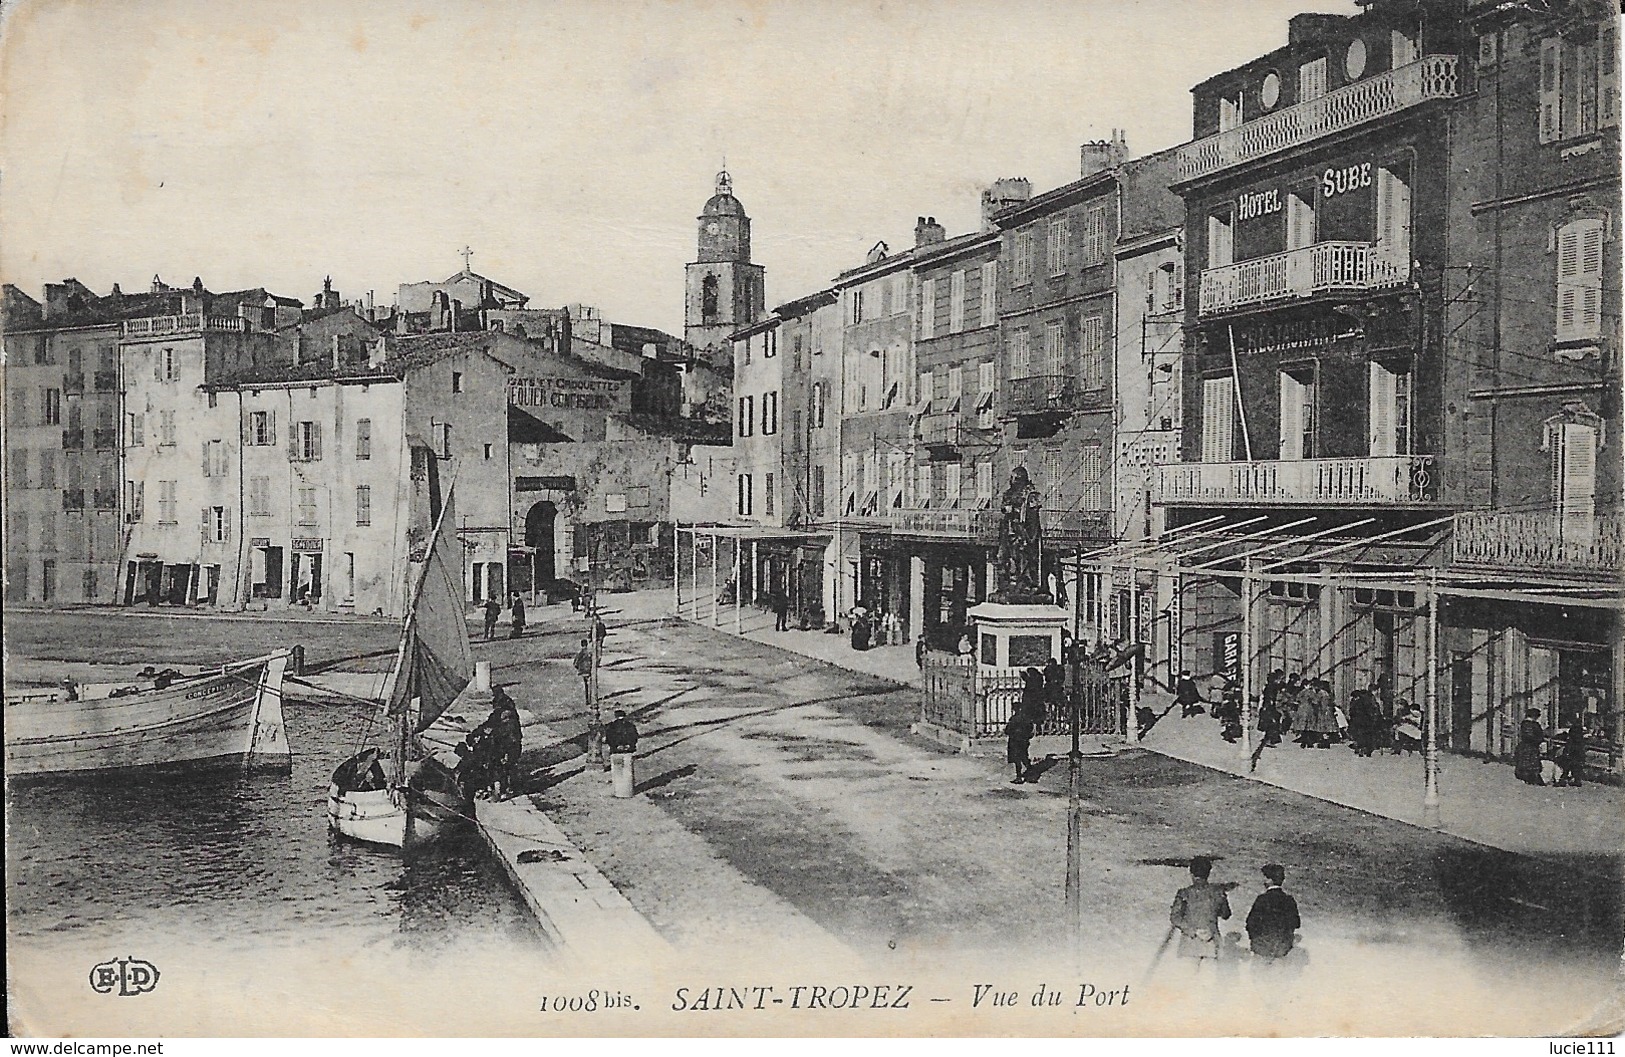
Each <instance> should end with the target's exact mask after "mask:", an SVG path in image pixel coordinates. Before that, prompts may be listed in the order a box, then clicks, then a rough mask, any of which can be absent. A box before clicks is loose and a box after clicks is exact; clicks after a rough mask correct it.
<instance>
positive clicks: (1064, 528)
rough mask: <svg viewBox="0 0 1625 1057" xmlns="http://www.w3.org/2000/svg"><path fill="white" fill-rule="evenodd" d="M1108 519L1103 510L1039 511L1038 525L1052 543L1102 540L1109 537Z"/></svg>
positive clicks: (1106, 513) (1107, 514) (1109, 526)
mask: <svg viewBox="0 0 1625 1057" xmlns="http://www.w3.org/2000/svg"><path fill="white" fill-rule="evenodd" d="M1109 517H1110V514H1109V513H1108V512H1107V511H1105V510H1040V511H1039V512H1038V523H1039V526H1040V527H1041V528H1042V529H1043V533H1044V538H1045V539H1046V540H1050V541H1053V542H1067V541H1072V542H1076V541H1078V540H1086V539H1099V540H1104V539H1107V538H1109V537H1110V535H1111V525H1110V524H1109V523H1108V521H1109Z"/></svg>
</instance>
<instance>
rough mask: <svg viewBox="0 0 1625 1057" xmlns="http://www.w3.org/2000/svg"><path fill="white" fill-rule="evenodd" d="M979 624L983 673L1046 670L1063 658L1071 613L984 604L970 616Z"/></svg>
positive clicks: (978, 663) (1050, 608)
mask: <svg viewBox="0 0 1625 1057" xmlns="http://www.w3.org/2000/svg"><path fill="white" fill-rule="evenodd" d="M966 615H967V616H969V617H970V619H971V620H974V621H975V622H976V639H977V641H976V643H975V648H976V666H977V668H978V669H980V670H981V671H982V672H984V673H987V672H991V671H1000V670H1009V669H1012V668H1014V669H1016V670H1018V671H1019V670H1021V669H1023V668H1042V667H1044V665H1046V664H1048V663H1049V659H1050V658H1051V657H1054V658H1055V659H1056V660H1062V657H1061V629H1062V628H1063V627H1064V626H1065V625H1066V622H1067V612H1066V610H1064V609H1062V608H1061V607H1060V606H1055V605H1048V604H1044V605H1012V604H1009V603H1005V602H983V603H982V604H981V605H977V606H972V607H971V608H970V611H969V612H968V613H967V614H966Z"/></svg>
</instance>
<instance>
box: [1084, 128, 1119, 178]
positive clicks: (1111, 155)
mask: <svg viewBox="0 0 1625 1057" xmlns="http://www.w3.org/2000/svg"><path fill="white" fill-rule="evenodd" d="M1078 155H1079V157H1078V178H1079V179H1086V178H1088V177H1090V176H1093V175H1095V173H1098V172H1103V171H1105V170H1107V169H1111V168H1115V167H1116V166H1119V165H1121V164H1123V163H1124V162H1125V161H1127V160H1128V140H1127V139H1126V138H1125V137H1124V135H1123V130H1122V129H1120V128H1114V129H1112V138H1111V139H1109V140H1105V139H1097V140H1090V141H1089V142H1088V143H1085V144H1084V145H1083V146H1082V147H1081V148H1079V150H1078Z"/></svg>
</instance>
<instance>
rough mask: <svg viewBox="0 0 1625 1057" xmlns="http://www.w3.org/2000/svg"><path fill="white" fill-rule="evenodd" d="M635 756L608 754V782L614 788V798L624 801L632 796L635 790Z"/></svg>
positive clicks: (629, 754) (632, 754)
mask: <svg viewBox="0 0 1625 1057" xmlns="http://www.w3.org/2000/svg"><path fill="white" fill-rule="evenodd" d="M636 759H637V754H636V753H631V752H612V753H610V754H609V770H610V780H611V781H612V782H613V783H614V786H615V796H616V797H618V798H619V799H622V800H625V799H626V798H627V797H629V796H632V795H633V794H634V792H635V791H636V789H637V766H636V763H635V761H636Z"/></svg>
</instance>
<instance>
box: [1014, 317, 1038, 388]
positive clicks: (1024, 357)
mask: <svg viewBox="0 0 1625 1057" xmlns="http://www.w3.org/2000/svg"><path fill="white" fill-rule="evenodd" d="M1032 359H1033V349H1032V332H1031V331H1029V330H1028V329H1027V328H1026V327H1017V328H1016V329H1015V330H1012V331H1011V332H1010V377H1012V378H1030V377H1032V373H1033V364H1032Z"/></svg>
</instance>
